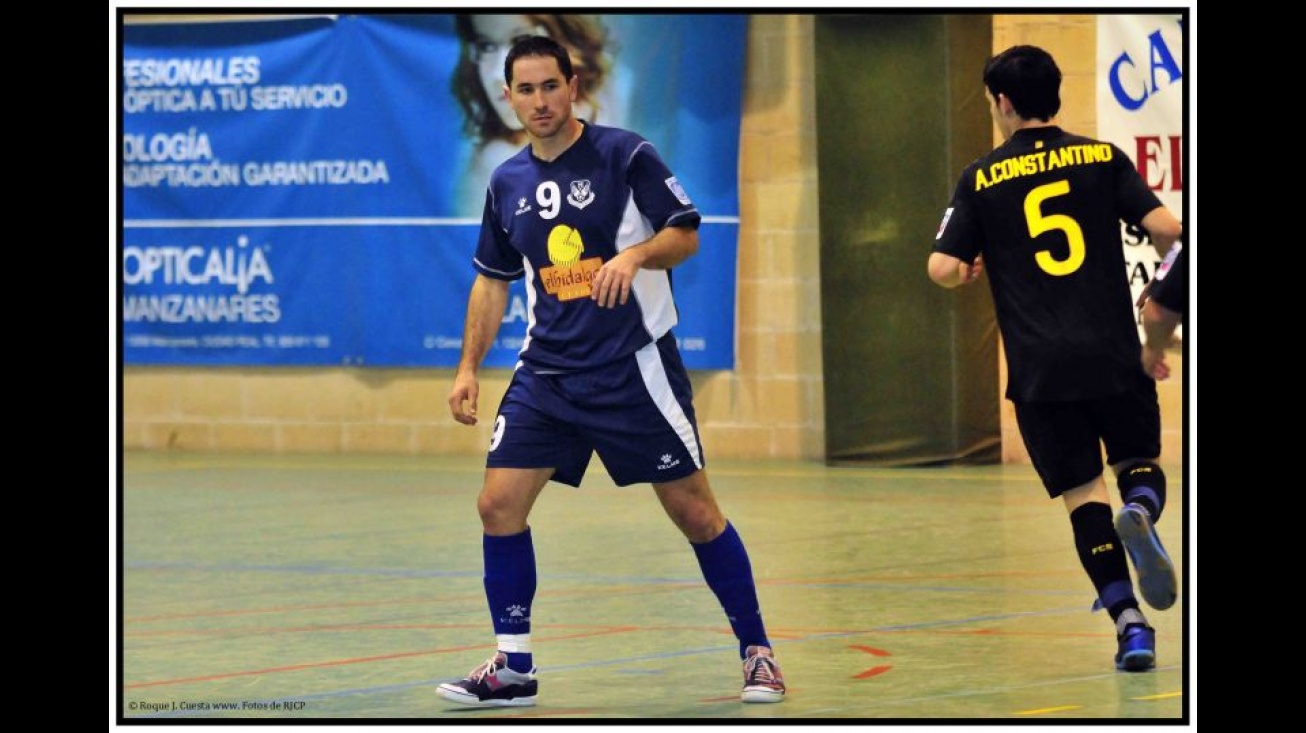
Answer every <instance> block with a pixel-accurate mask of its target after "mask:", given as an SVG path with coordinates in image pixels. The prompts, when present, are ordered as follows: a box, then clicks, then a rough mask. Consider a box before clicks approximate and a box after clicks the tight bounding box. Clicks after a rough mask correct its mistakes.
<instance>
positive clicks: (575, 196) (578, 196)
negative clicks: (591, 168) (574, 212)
mask: <svg viewBox="0 0 1306 733" xmlns="http://www.w3.org/2000/svg"><path fill="white" fill-rule="evenodd" d="M567 203H569V204H571V205H572V206H575V207H576V208H578V209H583V208H585V207H586V206H589V205H590V204H592V203H594V189H593V187H591V186H590V182H589V179H588V178H585V179H581V180H579V181H572V182H571V193H570V194H568V195H567Z"/></svg>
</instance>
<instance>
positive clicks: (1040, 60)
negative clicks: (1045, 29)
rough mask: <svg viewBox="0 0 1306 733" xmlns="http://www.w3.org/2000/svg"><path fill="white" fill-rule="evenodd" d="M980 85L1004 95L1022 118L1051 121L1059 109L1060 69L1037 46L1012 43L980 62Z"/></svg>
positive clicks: (1050, 56) (1050, 55)
mask: <svg viewBox="0 0 1306 733" xmlns="http://www.w3.org/2000/svg"><path fill="white" fill-rule="evenodd" d="M984 86H986V87H988V90H989V93H990V94H992V95H993V98H994V99H997V98H998V95H999V94H1005V95H1007V99H1009V100H1011V106H1012V107H1014V108H1015V110H1016V114H1018V115H1020V116H1021V117H1022V118H1023V119H1026V120H1032V119H1039V120H1042V121H1044V122H1047V121H1049V120H1051V119H1052V118H1053V117H1055V116H1056V114H1057V112H1058V111H1059V110H1060V109H1061V69H1059V68H1057V62H1056V61H1054V60H1053V58H1052V54H1050V53H1048V52H1047V51H1044V50H1043V49H1041V48H1039V47H1038V46H1012V47H1011V48H1009V49H1007V50H1006V51H1003V52H1002V53H1000V54H998V55H997V56H994V57H993V58H991V59H989V62H988V63H987V64H985V65H984Z"/></svg>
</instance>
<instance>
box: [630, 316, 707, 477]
mask: <svg viewBox="0 0 1306 733" xmlns="http://www.w3.org/2000/svg"><path fill="white" fill-rule="evenodd" d="M635 359H636V361H638V362H639V373H640V376H642V377H644V386H645V387H646V388H648V394H649V397H652V398H653V404H655V405H657V406H658V412H661V413H662V416H663V417H665V418H666V419H667V422H668V423H670V424H671V428H672V429H673V430H675V431H676V435H679V436H680V441H681V442H682V443H684V444H685V448H686V450H688V451H689V457H690V458H693V459H694V466H695V467H696V468H702V467H703V454H702V453H700V452H699V448H698V439H697V438H696V437H694V426H693V425H692V424H691V423H690V422H689V417H688V416H687V415H685V411H684V410H682V409H681V408H680V403H679V402H677V401H676V393H675V392H674V391H672V389H671V382H670V381H668V380H667V369H666V367H665V366H664V365H663V364H662V354H661V353H660V352H659V351H658V344H657V342H656V341H654V342H653V343H651V344H649V345H648V346H645V347H644V348H642V349H640V350H639V351H636V352H635Z"/></svg>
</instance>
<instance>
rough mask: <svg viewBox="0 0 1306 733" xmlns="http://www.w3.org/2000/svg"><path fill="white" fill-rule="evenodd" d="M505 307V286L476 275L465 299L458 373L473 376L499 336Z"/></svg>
mask: <svg viewBox="0 0 1306 733" xmlns="http://www.w3.org/2000/svg"><path fill="white" fill-rule="evenodd" d="M507 306H508V283H507V282H506V281H503V280H495V279H493V278H488V277H486V276H484V275H477V276H476V282H474V283H472V292H471V295H470V296H468V298H467V322H466V323H465V324H464V326H463V350H462V357H461V358H460V359H459V361H458V371H460V372H462V371H468V372H471V373H472V374H475V373H476V371H477V370H478V369H480V367H481V362H482V361H484V360H485V355H486V354H487V353H489V351H490V344H492V343H494V337H495V336H496V335H497V334H498V333H499V324H500V323H502V322H503V313H504V310H505V309H506V308H507Z"/></svg>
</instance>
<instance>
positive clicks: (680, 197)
mask: <svg viewBox="0 0 1306 733" xmlns="http://www.w3.org/2000/svg"><path fill="white" fill-rule="evenodd" d="M666 184H667V188H669V189H671V193H673V194H675V196H676V200H677V201H679V202H680V203H682V204H684V205H685V206H689V194H687V193H685V187H684V186H682V185H680V181H677V180H676V177H675V176H672V177H670V178H668V179H667V180H666Z"/></svg>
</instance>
